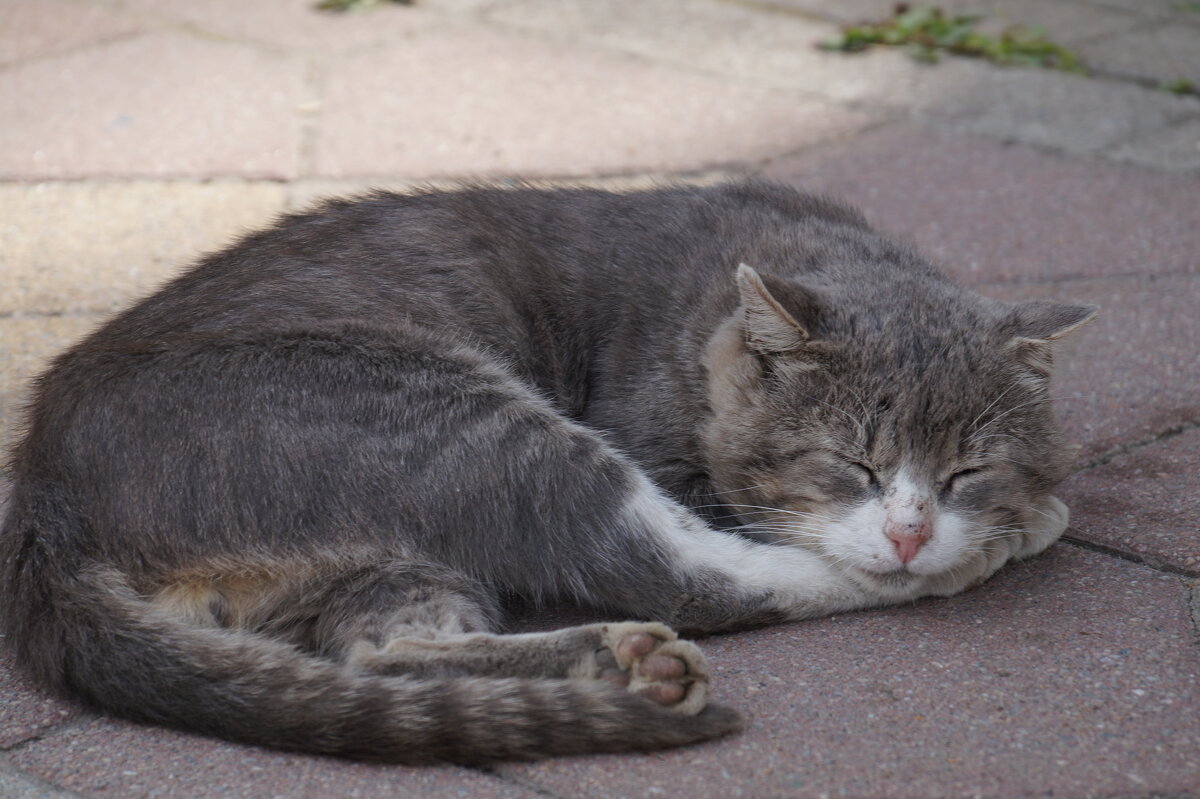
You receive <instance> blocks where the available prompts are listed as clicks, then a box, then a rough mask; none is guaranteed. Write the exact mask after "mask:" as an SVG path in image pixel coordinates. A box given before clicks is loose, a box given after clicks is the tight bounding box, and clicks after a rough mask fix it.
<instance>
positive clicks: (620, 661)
mask: <svg viewBox="0 0 1200 799" xmlns="http://www.w3.org/2000/svg"><path fill="white" fill-rule="evenodd" d="M601 646H602V648H601V649H600V650H599V651H598V652H596V655H595V658H596V665H597V667H598V673H597V674H596V676H597V677H599V678H600V679H602V680H606V681H608V682H612V683H614V684H616V685H620V686H623V687H625V688H626V689H627V690H628V691H629V692H630V693H635V694H637V695H638V696H641V697H644V698H645V699H648V700H650V701H651V702H656V703H658V704H660V705H664V706H666V707H669V708H671V709H672V710H675V711H677V712H679V713H685V714H687V715H695V714H696V713H699V712H700V711H701V710H703V709H704V706H705V705H706V704H707V703H708V663H707V662H706V660H705V658H704V654H703V653H702V652H701V651H700V648H699V647H697V646H696V645H695V644H693V643H692V642H691V641H681V640H679V636H677V635H676V634H675V631H674V630H672V629H671V628H669V627H666V626H664V625H662V624H642V623H637V622H624V623H620V624H606V625H604V626H603V628H602V632H601Z"/></svg>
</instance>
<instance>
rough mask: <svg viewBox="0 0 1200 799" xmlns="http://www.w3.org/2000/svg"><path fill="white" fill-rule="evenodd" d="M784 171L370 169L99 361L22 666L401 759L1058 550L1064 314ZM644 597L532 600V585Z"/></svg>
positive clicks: (710, 714)
mask: <svg viewBox="0 0 1200 799" xmlns="http://www.w3.org/2000/svg"><path fill="white" fill-rule="evenodd" d="M1094 312H1095V309H1094V308H1092V307H1090V306H1078V305H1065V304H1056V303H1047V302H1034V303H1025V304H1016V305H1013V304H1005V303H1001V302H998V301H993V300H989V299H985V298H983V297H981V296H978V295H976V294H974V293H972V292H969V291H966V290H964V289H961V288H958V287H956V286H955V285H954V284H953V283H951V282H950V281H949V280H947V279H946V278H945V277H943V276H942V275H941V274H939V273H938V272H937V271H936V270H935V269H934V268H933V267H931V266H930V265H928V264H927V263H926V262H925V261H923V260H922V259H921V258H920V257H919V256H917V255H916V254H914V253H913V252H912V251H911V250H909V249H908V248H906V247H903V246H900V245H898V244H896V243H894V242H891V241H889V240H888V239H886V238H884V237H882V236H880V235H878V234H877V233H874V232H873V231H872V230H871V229H870V228H868V226H867V225H866V223H865V222H864V220H863V218H862V217H861V216H860V215H858V214H857V213H855V212H854V211H852V210H849V209H847V208H844V207H842V206H839V205H836V204H833V203H830V202H827V201H824V200H820V199H815V198H812V197H808V196H804V195H802V194H799V193H796V192H794V191H792V190H790V189H787V188H783V187H780V186H774V185H770V184H763V183H739V184H731V185H723V186H717V187H713V188H664V189H660V190H654V191H647V192H642V193H632V194H612V193H607V192H603V191H595V190H584V189H570V190H568V189H561V190H535V189H514V190H498V189H482V188H476V189H465V190H462V191H458V192H449V193H435V192H430V193H424V194H416V195H413V196H399V195H393V194H375V195H372V196H369V197H366V198H362V199H359V200H355V201H335V202H330V203H328V204H326V205H324V206H323V207H321V208H319V209H317V210H315V211H312V212H309V213H304V214H300V215H295V216H291V217H288V218H286V219H284V220H282V221H281V222H280V223H279V224H277V225H276V226H275V227H273V228H272V229H270V230H267V231H264V232H261V233H257V234H254V235H251V236H249V237H247V238H245V239H244V240H243V241H241V242H240V243H238V244H236V245H234V246H233V247H231V248H230V249H228V250H226V251H224V252H222V253H219V254H217V255H214V256H211V257H209V258H207V259H205V260H203V261H202V262H201V263H200V264H199V265H198V266H196V267H195V268H194V269H192V270H191V271H189V272H187V273H185V274H184V275H182V276H181V277H179V278H177V279H176V280H174V281H172V282H171V283H169V284H168V285H166V286H165V287H164V288H163V289H162V290H160V291H159V292H158V293H156V294H154V295H153V296H151V297H149V298H147V299H145V300H143V301H141V302H139V303H138V304H136V305H135V306H133V307H132V308H130V309H129V310H127V311H125V312H124V313H122V314H121V315H119V316H117V317H116V318H115V319H113V320H112V321H110V322H108V323H107V324H106V325H104V326H103V327H101V328H100V329H99V330H97V331H96V332H95V333H93V334H92V335H90V336H89V337H88V338H86V339H85V340H84V341H83V342H81V343H80V344H78V345H76V346H75V347H73V348H72V349H70V350H68V351H67V352H66V353H64V354H63V355H61V356H59V357H58V358H57V360H55V362H54V363H53V365H52V367H51V368H50V369H49V370H48V371H47V372H46V373H45V374H44V375H42V377H41V378H40V379H39V381H38V382H37V386H36V391H35V394H34V397H33V401H32V404H31V406H30V412H29V419H28V429H27V434H26V435H25V436H24V439H23V440H21V441H20V442H19V443H18V444H17V445H16V447H15V449H14V451H13V458H12V471H13V477H14V489H13V493H12V499H11V506H10V509H9V512H8V516H7V519H6V520H5V522H4V527H3V533H2V535H0V558H2V563H3V565H2V571H0V584H2V586H3V592H4V593H3V596H4V599H3V602H0V608H2V611H0V613H2V615H3V617H4V618H3V622H4V623H5V626H6V627H7V629H8V630H9V633H10V639H11V640H12V641H13V643H14V644H15V646H16V649H17V655H18V659H19V662H20V663H21V664H22V666H23V667H24V668H25V669H26V670H28V671H29V672H30V673H31V674H32V675H34V676H35V677H37V678H39V679H40V680H41V681H42V682H43V683H44V684H47V685H49V686H51V687H53V688H57V689H60V690H63V691H67V692H70V693H72V694H74V695H76V696H78V697H81V698H83V699H84V700H86V701H89V702H91V703H92V704H94V705H96V706H98V707H100V708H104V709H106V710H109V711H112V712H114V713H118V714H122V715H124V716H127V717H130V718H134V719H140V720H145V721H151V722H157V723H163V724H169V725H174V726H178V727H183V728H187V729H191V730H197V731H200V732H204V733H209V734H214V735H219V736H224V737H227V738H231V739H234V740H239V741H248V742H253V743H259V744H264V745H268V746H276V747H283V748H289V749H299V750H307V751H315V752H325V753H334V754H341V755H350V756H360V757H369V758H376V759H385V760H390V761H395V762H427V761H433V760H450V761H457V762H468V763H470V762H487V761H494V760H498V759H505V758H532V757H544V756H550V755H563V754H573V753H581V752H599V751H620V750H629V749H650V748H656V747H667V746H676V745H681V744H686V743H690V742H694V741H699V740H703V739H706V738H712V737H715V736H719V735H722V734H725V733H728V732H730V731H732V730H735V729H737V727H738V726H739V723H740V721H739V717H738V715H737V714H736V712H734V711H732V710H730V709H727V708H724V707H721V706H717V705H709V704H708V703H707V688H708V672H707V669H706V666H705V661H704V657H703V656H702V655H701V653H700V651H699V650H698V649H697V647H696V646H695V645H694V644H692V643H690V642H687V641H684V640H682V639H680V638H678V637H677V634H676V632H675V631H676V630H679V631H682V632H688V633H699V634H703V633H710V632H714V631H721V630H735V629H739V628H745V627H749V626H753V625H761V624H766V623H770V622H775V621H783V620H791V619H804V618H810V617H814V616H818V615H821V614H828V613H834V612H841V611H847V610H851V609H855V608H867V607H871V606H878V605H885V604H889V603H896V602H906V601H910V600H912V599H914V598H917V597H921V596H927V595H948V594H953V593H955V592H958V591H961V590H963V589H964V588H966V587H969V586H971V585H973V584H975V583H978V582H979V581H981V580H984V579H986V578H987V577H988V576H989V575H991V574H992V573H993V572H995V571H996V570H997V569H998V568H999V567H1000V566H1001V565H1002V564H1003V563H1005V562H1006V561H1008V560H1009V559H1012V558H1021V557H1025V556H1028V555H1032V554H1035V553H1037V552H1039V551H1041V550H1043V549H1045V548H1046V547H1047V546H1048V545H1049V544H1050V543H1051V542H1053V541H1054V540H1055V539H1056V538H1057V537H1058V536H1059V535H1060V534H1061V533H1062V531H1063V529H1064V528H1065V526H1066V522H1067V510H1066V508H1065V507H1064V506H1063V504H1062V503H1061V502H1059V501H1058V500H1057V499H1055V498H1054V497H1052V496H1051V495H1050V493H1049V492H1050V490H1051V488H1052V487H1053V486H1054V485H1055V484H1056V483H1057V482H1058V481H1059V480H1060V479H1061V478H1062V477H1064V475H1065V474H1066V472H1067V469H1068V460H1069V458H1068V451H1067V448H1066V447H1065V446H1064V443H1063V440H1062V436H1061V434H1060V432H1059V430H1058V427H1057V425H1056V423H1055V421H1054V418H1053V415H1052V409H1051V404H1050V399H1049V395H1048V379H1049V376H1050V368H1051V352H1050V351H1051V342H1052V341H1053V340H1054V339H1057V338H1058V337H1060V336H1062V335H1064V334H1065V333H1067V332H1069V331H1071V330H1073V329H1075V328H1077V327H1079V326H1080V325H1081V324H1083V323H1084V322H1086V321H1087V320H1088V319H1089V318H1091V316H1092V315H1093V314H1094ZM509 597H524V598H526V599H533V600H539V601H540V600H554V599H566V600H572V601H577V602H581V603H586V604H589V605H595V606H602V607H604V608H606V609H607V610H608V612H610V613H619V614H624V615H625V616H626V617H630V618H633V619H638V620H640V621H630V622H624V623H619V624H592V625H585V626H580V627H573V628H568V629H563V630H558V631H554V632H548V633H536V634H519V635H503V634H500V630H501V629H502V626H501V625H502V622H503V619H502V613H501V608H502V607H503V601H504V600H505V599H506V598H509Z"/></svg>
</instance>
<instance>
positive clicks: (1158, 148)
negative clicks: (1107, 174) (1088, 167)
mask: <svg viewBox="0 0 1200 799" xmlns="http://www.w3.org/2000/svg"><path fill="white" fill-rule="evenodd" d="M1109 155H1110V156H1111V157H1112V158H1114V159H1115V160H1118V161H1128V162H1129V163H1132V164H1139V165H1143V166H1150V167H1155V168H1157V169H1162V170H1168V171H1172V172H1193V173H1198V174H1200V117H1197V118H1195V119H1189V120H1186V121H1184V122H1182V123H1180V124H1177V125H1172V126H1170V127H1167V128H1161V129H1159V130H1156V131H1154V132H1153V133H1149V134H1147V135H1145V136H1142V137H1140V138H1137V139H1134V140H1133V141H1131V142H1127V143H1125V144H1122V145H1120V146H1119V147H1117V148H1115V149H1114V150H1112V151H1111V152H1110V153H1109Z"/></svg>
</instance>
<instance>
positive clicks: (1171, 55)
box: [1079, 14, 1200, 86]
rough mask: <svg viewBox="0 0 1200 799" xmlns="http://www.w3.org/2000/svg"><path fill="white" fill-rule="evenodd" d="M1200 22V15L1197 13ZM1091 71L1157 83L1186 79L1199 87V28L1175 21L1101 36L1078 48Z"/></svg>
mask: <svg viewBox="0 0 1200 799" xmlns="http://www.w3.org/2000/svg"><path fill="white" fill-rule="evenodd" d="M1196 16H1197V21H1198V22H1200V14H1197V15H1196ZM1079 52H1080V54H1081V55H1082V56H1083V58H1084V59H1085V60H1086V62H1087V63H1088V64H1089V65H1090V66H1092V67H1093V68H1094V69H1097V70H1103V71H1104V72H1108V73H1112V74H1115V75H1128V76H1131V77H1135V78H1144V79H1146V80H1151V81H1155V82H1157V83H1170V82H1172V81H1177V80H1188V81H1191V83H1192V84H1193V85H1195V86H1200V27H1192V26H1191V25H1180V24H1179V23H1178V22H1176V21H1170V22H1163V23H1160V24H1157V25H1152V26H1150V27H1141V28H1138V29H1137V30H1133V31H1128V32H1124V33H1118V34H1113V35H1109V36H1103V37H1101V38H1098V39H1094V40H1092V41H1089V42H1085V43H1083V44H1081V45H1080V46H1079Z"/></svg>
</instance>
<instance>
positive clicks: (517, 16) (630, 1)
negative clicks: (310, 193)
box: [487, 0, 944, 109]
mask: <svg viewBox="0 0 1200 799" xmlns="http://www.w3.org/2000/svg"><path fill="white" fill-rule="evenodd" d="M764 8H765V9H766V10H765V11H764V10H763V9H764ZM773 8H775V6H773V5H766V6H762V5H758V4H754V5H751V4H739V3H720V2H708V1H707V0H698V1H697V0H656V2H654V3H644V2H639V0H610V2H606V3H593V2H588V0H525V1H524V2H521V3H518V4H514V5H511V6H505V7H503V8H501V9H499V10H497V11H495V12H493V13H490V14H488V15H487V18H488V19H489V20H490V21H494V22H496V23H500V24H504V25H513V26H517V27H522V28H527V29H531V30H536V31H539V32H540V33H542V34H544V35H546V36H552V37H556V38H558V39H560V40H563V41H576V40H582V41H587V42H589V43H592V44H597V45H602V46H604V47H610V48H613V49H619V50H624V51H626V52H630V53H636V54H638V55H640V56H642V57H644V58H647V59H653V60H659V61H669V62H671V63H675V64H679V65H681V66H685V67H688V68H691V69H698V70H703V71H706V72H714V73H719V74H725V75H737V76H740V77H744V78H748V79H752V80H754V81H756V82H759V83H763V84H767V85H773V86H779V87H784V88H789V89H797V90H801V91H805V92H808V93H811V94H813V95H816V96H822V97H828V98H831V99H834V100H838V101H855V102H859V101H862V102H870V103H872V104H876V105H881V106H883V107H887V108H889V109H895V108H896V107H897V106H898V105H900V104H901V103H903V102H904V99H903V98H908V97H911V96H913V95H915V94H919V93H922V92H926V91H932V89H930V88H928V85H929V81H931V80H934V79H936V78H937V77H938V76H939V75H944V73H942V72H938V71H936V70H930V69H927V68H925V67H923V66H921V65H919V64H917V63H916V62H914V61H913V60H912V59H910V58H908V57H906V56H903V55H901V54H900V53H898V52H894V51H883V50H874V51H871V52H868V53H865V54H863V55H861V56H857V57H847V56H845V55H843V54H840V53H829V52H823V51H821V50H819V49H818V47H817V45H818V44H820V43H822V42H827V41H830V40H832V39H833V38H835V37H836V36H837V34H838V29H839V28H838V26H837V25H835V24H833V23H830V22H828V21H825V20H822V19H819V18H816V17H811V16H806V15H795V14H781V13H769V12H770V10H771V9H773ZM889 98H890V99H889Z"/></svg>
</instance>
